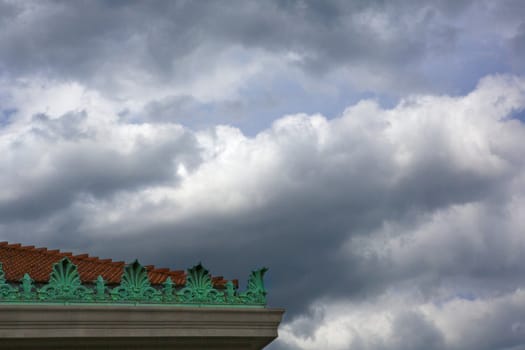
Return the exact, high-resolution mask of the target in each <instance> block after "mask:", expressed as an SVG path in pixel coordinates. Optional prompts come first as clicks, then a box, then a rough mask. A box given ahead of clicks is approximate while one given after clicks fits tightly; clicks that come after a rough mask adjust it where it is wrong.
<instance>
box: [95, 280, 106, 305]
mask: <svg viewBox="0 0 525 350" xmlns="http://www.w3.org/2000/svg"><path fill="white" fill-rule="evenodd" d="M95 298H96V299H97V300H104V299H106V281H104V278H102V276H100V275H98V277H97V280H96V281H95Z"/></svg>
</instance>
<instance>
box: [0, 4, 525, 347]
mask: <svg viewBox="0 0 525 350" xmlns="http://www.w3.org/2000/svg"><path fill="white" fill-rule="evenodd" d="M524 18H525V2H523V1H521V0H516V1H512V0H500V1H489V0H487V1H482V0H480V1H459V0H450V1H447V0H436V1H420V0H402V1H393V2H392V1H364V0H361V1H359V0H356V1H293V0H289V1H286V0H282V1H278V0H275V1H257V2H255V1H244V0H243V1H241V0H239V1H191V2H190V1H147V2H146V1H120V0H113V1H109V0H108V1H95V0H93V1H91V0H90V1H87V0H86V1H44V0H39V1H36V0H35V1H19V0H0V153H1V157H0V188H1V190H0V240H7V241H9V242H13V243H14V242H21V243H23V244H33V245H37V246H47V247H52V248H61V249H63V250H71V251H74V252H76V253H82V252H89V253H90V254H92V255H98V256H101V257H113V258H116V259H124V260H127V261H129V260H131V259H134V258H139V260H141V261H142V262H143V263H144V264H155V265H158V266H160V267H163V266H166V267H172V268H178V269H184V268H186V267H188V266H191V265H192V264H194V263H196V262H198V261H202V262H203V263H204V265H205V266H207V267H208V268H209V269H210V270H211V271H212V273H215V274H217V275H224V276H225V277H226V278H239V279H241V281H242V280H244V279H245V278H246V277H247V276H248V274H249V271H250V270H251V269H253V268H256V267H260V266H268V267H269V268H270V271H269V273H268V275H267V287H268V289H269V302H270V305H271V306H276V307H284V308H286V309H287V313H286V316H285V319H284V322H283V324H282V326H281V328H280V337H279V339H278V340H277V341H276V342H274V343H273V344H272V345H271V346H270V347H269V348H270V349H272V350H297V349H329V350H331V349H333V350H338V349H353V350H377V349H379V350H381V349H394V350H395V349H403V350H418V349H430V350H445V349H446V350H504V349H505V350H524V349H525V230H524V228H525V215H524V214H525V20H524Z"/></svg>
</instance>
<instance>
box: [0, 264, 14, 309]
mask: <svg viewBox="0 0 525 350" xmlns="http://www.w3.org/2000/svg"><path fill="white" fill-rule="evenodd" d="M17 296H18V290H17V289H16V288H14V287H13V286H11V285H9V284H8V283H7V282H6V280H5V273H4V269H3V266H2V263H1V262H0V301H3V300H13V299H17Z"/></svg>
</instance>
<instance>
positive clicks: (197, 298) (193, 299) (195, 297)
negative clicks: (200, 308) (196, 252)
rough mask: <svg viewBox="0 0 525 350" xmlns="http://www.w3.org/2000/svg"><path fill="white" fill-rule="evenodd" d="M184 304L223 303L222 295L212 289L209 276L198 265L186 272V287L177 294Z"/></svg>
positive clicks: (206, 271)
mask: <svg viewBox="0 0 525 350" xmlns="http://www.w3.org/2000/svg"><path fill="white" fill-rule="evenodd" d="M177 297H178V298H179V300H180V301H182V302H185V303H206V302H210V303H223V302H224V293H221V292H219V291H218V290H216V289H215V288H213V283H212V281H211V276H210V274H209V272H208V270H206V269H205V268H204V267H203V266H202V265H201V264H200V263H199V264H198V265H196V266H194V267H192V268H191V269H189V270H188V276H187V277H186V287H185V288H183V289H182V290H181V291H180V292H178V293H177Z"/></svg>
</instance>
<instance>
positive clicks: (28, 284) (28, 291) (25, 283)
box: [20, 273, 34, 300]
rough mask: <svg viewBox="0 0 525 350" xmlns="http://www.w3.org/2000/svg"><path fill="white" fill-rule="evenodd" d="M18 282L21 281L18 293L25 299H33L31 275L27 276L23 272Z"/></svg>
mask: <svg viewBox="0 0 525 350" xmlns="http://www.w3.org/2000/svg"><path fill="white" fill-rule="evenodd" d="M20 282H22V293H21V294H20V296H21V297H22V298H23V299H26V300H30V299H33V298H34V293H33V280H32V279H31V277H29V274H28V273H25V274H24V277H22V279H21V280H20Z"/></svg>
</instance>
